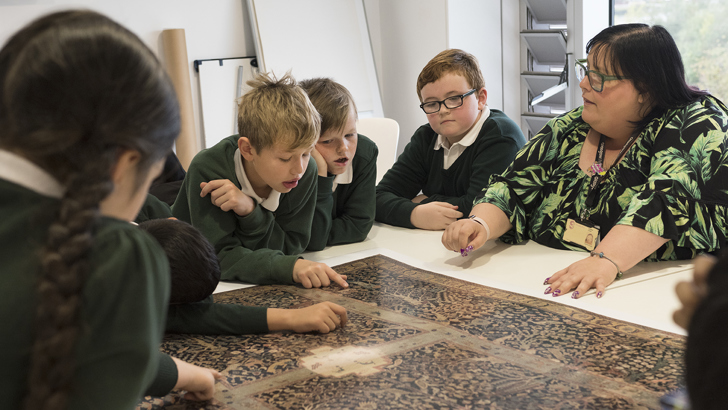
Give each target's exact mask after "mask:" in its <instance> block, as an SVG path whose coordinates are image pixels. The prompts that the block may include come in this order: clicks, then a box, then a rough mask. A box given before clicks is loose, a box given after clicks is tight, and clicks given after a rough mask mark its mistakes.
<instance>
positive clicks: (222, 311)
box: [166, 296, 268, 335]
mask: <svg viewBox="0 0 728 410" xmlns="http://www.w3.org/2000/svg"><path fill="white" fill-rule="evenodd" d="M166 330H167V332H169V333H192V334H201V335H247V334H257V333H268V308H266V307H259V306H244V305H237V304H221V303H213V297H212V296H209V297H208V298H207V299H205V300H203V301H200V302H196V303H185V304H180V305H169V313H168V314H167V326H166Z"/></svg>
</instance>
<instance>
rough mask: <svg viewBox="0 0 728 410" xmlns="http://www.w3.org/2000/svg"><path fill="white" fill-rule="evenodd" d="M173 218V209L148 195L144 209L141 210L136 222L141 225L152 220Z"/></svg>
mask: <svg viewBox="0 0 728 410" xmlns="http://www.w3.org/2000/svg"><path fill="white" fill-rule="evenodd" d="M171 217H172V208H171V207H170V206H169V205H167V203H165V202H162V200H160V199H159V198H157V197H156V196H154V195H152V194H147V199H145V200H144V204H143V205H142V209H140V210H139V213H138V214H137V217H136V219H135V220H134V222H136V223H138V224H140V223H142V222H146V221H150V220H152V219H167V218H171Z"/></svg>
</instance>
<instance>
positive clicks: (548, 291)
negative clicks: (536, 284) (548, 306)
mask: <svg viewBox="0 0 728 410" xmlns="http://www.w3.org/2000/svg"><path fill="white" fill-rule="evenodd" d="M549 293H551V286H549V287H547V288H546V290H544V291H543V294H544V295H548V294H549Z"/></svg>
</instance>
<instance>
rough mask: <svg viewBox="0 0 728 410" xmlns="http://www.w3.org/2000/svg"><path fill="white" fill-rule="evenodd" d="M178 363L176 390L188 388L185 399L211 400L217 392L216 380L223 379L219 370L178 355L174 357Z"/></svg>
mask: <svg viewBox="0 0 728 410" xmlns="http://www.w3.org/2000/svg"><path fill="white" fill-rule="evenodd" d="M172 360H174V363H175V364H176V365H177V384H175V385H174V388H175V390H186V391H187V393H185V396H184V397H185V399H187V400H194V401H204V400H210V399H211V398H212V395H213V394H215V381H216V380H220V379H222V375H221V374H220V372H218V371H217V370H213V369H208V368H205V367H200V366H195V365H194V364H192V363H187V362H185V361H183V360H180V359H178V358H176V357H173V358H172Z"/></svg>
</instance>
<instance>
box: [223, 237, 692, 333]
mask: <svg viewBox="0 0 728 410" xmlns="http://www.w3.org/2000/svg"><path fill="white" fill-rule="evenodd" d="M441 236H442V231H423V230H419V229H406V228H396V227H392V226H389V225H385V224H380V223H375V224H374V227H373V228H372V230H371V232H370V233H369V236H368V237H367V239H366V240H365V241H363V242H360V243H354V244H349V245H339V246H331V247H328V248H326V249H324V250H322V251H319V252H307V253H304V254H303V255H302V256H303V257H304V258H306V259H310V260H314V261H319V262H325V263H327V264H329V265H330V266H336V265H338V264H342V263H346V262H349V261H352V260H356V259H361V258H364V257H367V256H371V255H376V254H382V255H385V256H389V257H392V258H394V259H397V260H399V261H400V262H404V263H406V264H409V265H412V266H414V267H417V268H420V269H425V270H428V271H431V272H436V273H440V274H443V275H447V276H451V277H454V278H458V279H462V280H466V281H469V282H473V283H477V284H481V285H485V286H489V287H493V288H497V289H502V290H507V291H511V292H516V293H520V294H524V295H528V296H533V297H536V298H542V299H546V300H550V301H554V302H558V303H563V304H566V305H570V306H573V307H577V308H580V309H584V310H587V311H591V312H594V313H597V314H601V315H604V316H609V317H613V318H616V319H620V320H624V321H627V322H631V323H637V324H640V325H644V326H649V327H652V328H656V329H660V330H665V331H668V332H673V333H677V334H682V335H684V334H685V331H684V330H683V329H682V328H680V327H678V326H677V325H675V323H674V322H673V321H672V312H673V311H674V310H675V309H677V308H678V307H679V306H680V303H679V301H678V299H677V296H676V295H675V285H676V284H677V283H678V282H679V281H682V280H690V278H691V275H692V262H691V261H676V262H651V263H648V262H642V263H640V264H638V265H637V266H635V267H634V268H632V269H630V270H629V271H627V272H625V274H624V278H623V279H621V280H619V281H616V282H614V283H613V284H612V285H610V286H609V287H608V288H607V290H606V292H605V293H604V296H603V297H602V298H601V299H597V298H596V296H595V294H594V291H593V290H592V291H590V292H588V293H586V294H585V295H583V296H582V297H581V298H579V299H571V297H570V296H571V294H570V293H567V294H565V295H564V296H559V297H552V296H551V295H544V293H543V292H544V290H545V288H546V286H544V285H543V282H544V280H545V279H546V278H547V277H549V276H551V275H552V274H553V273H555V272H557V271H558V270H561V269H563V268H565V267H567V266H568V265H569V264H571V263H573V262H575V261H577V260H579V259H582V258H584V257H586V256H587V254H586V253H583V252H573V251H562V250H556V249H551V248H547V247H545V246H542V245H539V244H537V243H535V242H533V241H528V242H526V243H525V244H521V245H506V244H504V243H501V242H498V241H496V242H488V243H487V244H486V245H485V246H484V247H483V248H481V249H478V250H476V251H474V252H471V253H470V255H468V256H466V257H462V256H460V254H459V253H456V252H452V251H448V250H446V249H445V248H444V247H443V246H442V243H441V242H440V238H441ZM240 287H243V286H241V284H238V283H223V282H221V284H220V286H218V289H217V290H216V292H222V291H227V290H232V289H237V288H240Z"/></svg>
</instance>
